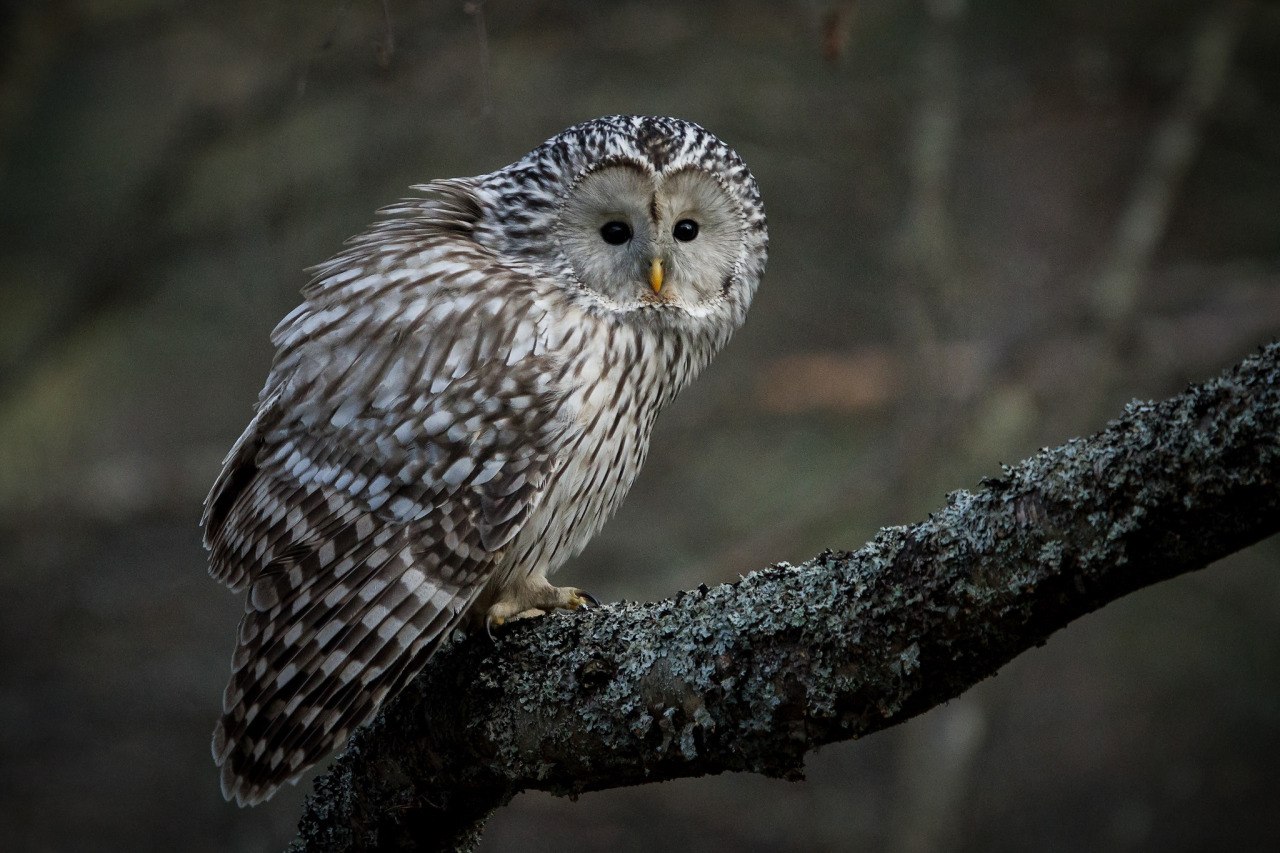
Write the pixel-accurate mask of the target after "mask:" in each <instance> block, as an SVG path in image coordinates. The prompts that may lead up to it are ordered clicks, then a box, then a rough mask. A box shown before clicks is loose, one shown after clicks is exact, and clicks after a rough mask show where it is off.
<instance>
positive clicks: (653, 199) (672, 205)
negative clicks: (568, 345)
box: [556, 160, 743, 309]
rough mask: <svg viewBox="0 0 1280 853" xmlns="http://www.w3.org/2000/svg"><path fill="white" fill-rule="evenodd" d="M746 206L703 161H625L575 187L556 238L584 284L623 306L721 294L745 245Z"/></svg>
mask: <svg viewBox="0 0 1280 853" xmlns="http://www.w3.org/2000/svg"><path fill="white" fill-rule="evenodd" d="M742 227H743V215H742V210H741V208H740V207H739V205H738V204H737V203H736V202H735V201H734V200H733V199H732V198H731V197H730V196H729V194H728V192H726V191H725V189H724V187H723V186H721V184H720V183H719V182H718V181H717V180H716V179H715V177H713V176H712V175H711V174H710V173H708V172H707V171H705V170H704V169H701V168H699V167H697V166H692V165H691V166H686V167H683V168H680V169H678V170H675V171H670V172H654V171H653V170H651V169H647V168H645V164H643V163H637V162H635V161H632V160H619V161H617V162H610V163H605V164H604V165H602V166H600V167H598V168H596V169H593V170H591V171H589V172H587V173H586V174H585V175H584V176H583V177H582V178H581V179H580V180H579V181H578V182H577V183H575V184H574V185H573V186H572V187H570V189H569V191H568V192H567V193H566V198H565V200H564V204H563V206H562V209H561V213H560V217H559V221H558V223H557V227H556V239H557V241H558V242H559V244H560V247H561V250H562V251H563V253H564V256H565V257H566V258H567V259H568V260H569V262H570V264H571V265H572V266H573V271H574V274H575V276H576V278H577V280H578V282H579V283H580V284H582V285H583V286H584V287H587V288H589V289H591V290H594V291H596V292H598V293H599V294H600V295H601V296H602V297H603V298H604V299H606V300H608V301H609V302H611V303H613V304H614V305H615V306H617V307H618V308H620V309H626V308H630V307H635V306H639V305H645V304H662V303H666V304H675V305H679V306H682V307H685V308H691V307H694V306H697V305H701V304H704V303H707V302H709V301H712V300H715V299H718V298H719V297H720V295H721V294H722V293H723V292H724V290H725V288H726V287H729V286H730V284H731V278H732V275H733V270H734V265H735V263H736V262H737V259H738V255H739V253H740V252H741V249H742Z"/></svg>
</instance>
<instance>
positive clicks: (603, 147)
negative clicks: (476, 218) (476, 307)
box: [488, 116, 768, 325]
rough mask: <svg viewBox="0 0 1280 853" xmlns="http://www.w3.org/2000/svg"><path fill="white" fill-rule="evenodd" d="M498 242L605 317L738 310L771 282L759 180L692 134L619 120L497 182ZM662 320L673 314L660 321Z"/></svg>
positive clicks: (494, 178)
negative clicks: (573, 289)
mask: <svg viewBox="0 0 1280 853" xmlns="http://www.w3.org/2000/svg"><path fill="white" fill-rule="evenodd" d="M488 183H490V185H491V187H492V188H493V189H494V190H496V191H497V194H498V195H499V199H500V201H499V205H498V206H499V208H500V210H501V211H502V212H500V213H498V214H497V216H496V219H497V220H498V221H497V222H496V223H495V225H496V228H497V232H496V233H495V235H494V236H495V237H497V238H499V239H500V241H501V242H502V243H503V248H504V249H505V250H506V251H510V252H514V253H515V254H518V255H519V256H521V257H522V258H523V259H525V260H531V261H535V262H539V263H540V264H542V265H544V266H545V267H548V268H550V270H553V271H554V274H555V275H556V277H557V278H559V279H569V280H570V281H571V282H572V283H573V284H575V285H576V286H577V288H579V289H580V290H581V291H583V292H585V293H587V294H589V295H591V296H592V297H593V298H594V299H596V300H597V302H598V304H600V305H602V306H603V307H605V308H606V309H607V310H610V311H613V312H618V313H623V314H630V313H632V312H635V311H644V312H647V311H649V310H650V309H655V308H657V309H683V311H679V312H678V313H688V314H693V315H695V316H703V315H706V314H708V313H709V312H713V311H715V310H716V309H717V308H720V307H727V308H729V309H731V310H729V311H728V314H731V315H732V320H733V325H736V324H737V323H740V322H741V320H742V317H743V316H745V311H746V307H747V305H748V304H749V303H750V300H751V296H752V294H753V293H754V291H755V288H756V285H757V283H758V282H759V278H760V275H761V274H762V273H763V270H764V263H765V255H766V249H767V242H768V232H767V228H766V225H765V218H764V209H763V206H762V205H761V203H760V194H759V189H758V187H757V186H756V182H755V179H754V178H753V177H752V176H751V173H750V172H749V171H748V170H747V168H746V166H745V165H744V164H743V163H742V160H741V158H739V157H738V155H737V154H736V153H734V152H733V151H732V150H731V149H730V148H728V146H726V145H725V144H724V143H722V142H721V141H720V140H719V139H717V138H716V137H714V136H712V135H711V134H710V133H708V132H707V131H705V130H703V129H702V128H701V127H699V126H698V125H696V124H692V123H690V122H685V121H681V120H679V119H671V118H656V117H647V116H613V117H609V118H603V119H596V120H594V121H591V122H587V123H585V124H582V125H578V126H576V127H573V128H570V129H569V130H566V131H565V132H564V133H561V134H560V135H558V136H556V137H553V138H552V139H550V140H548V141H547V142H546V143H544V144H543V145H541V146H539V147H538V148H536V149H534V150H533V151H532V152H530V154H529V155H528V156H526V157H525V158H524V159H522V160H521V161H519V162H517V163H515V164H513V165H511V166H509V167H507V168H506V169H503V170H501V171H499V172H495V173H494V174H493V175H491V176H489V181H488ZM659 313H669V312H668V311H661V312H659Z"/></svg>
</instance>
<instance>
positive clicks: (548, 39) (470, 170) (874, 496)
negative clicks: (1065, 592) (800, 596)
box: [0, 0, 1280, 851]
mask: <svg viewBox="0 0 1280 853" xmlns="http://www.w3.org/2000/svg"><path fill="white" fill-rule="evenodd" d="M626 112H643V113H663V114H671V115H677V116H681V117H684V118H689V119H693V120H696V121H698V122H700V123H702V124H704V125H706V126H707V127H708V128H709V129H711V130H712V131H714V132H715V133H717V134H718V135H720V136H721V137H723V138H724V139H725V140H727V141H728V142H729V143H730V144H731V145H733V146H734V147H736V148H737V149H738V151H740V152H741V153H742V155H743V156H744V158H745V159H746V160H747V162H748V164H749V165H750V166H751V167H752V169H753V170H754V172H755V174H756V176H757V177H758V179H759V181H760V184H761V187H762V189H763V192H764V197H765V202H766V206H767V208H768V212H769V217H770V226H771V233H772V249H771V260H770V266H769V271H768V274H767V276H766V280H765V283H764V285H763V287H762V289H761V291H760V293H759V296H758V297H757V301H756V304H755V307H754V309H753V313H752V315H751V318H750V320H749V321H748V325H747V327H746V328H744V329H743V330H742V331H741V332H740V333H739V334H738V336H737V337H736V338H735V340H734V341H733V343H732V344H731V345H730V347H729V348H728V349H727V350H726V352H725V353H724V354H723V355H722V356H721V357H720V358H719V360H718V361H717V362H716V363H715V364H714V365H713V366H712V368H711V369H710V370H709V371H708V373H707V374H706V376H705V377H704V378H703V379H701V380H700V381H699V383H698V384H697V385H696V386H695V387H694V388H693V389H692V390H691V391H690V392H688V393H687V394H686V395H685V396H684V397H683V398H682V399H681V400H679V401H678V402H677V404H676V405H675V406H674V407H673V408H672V410H671V411H670V412H669V413H668V414H667V415H666V417H665V418H664V419H663V420H662V421H661V422H660V423H659V427H658V431H657V435H656V437H655V439H654V443H653V449H652V453H651V456H650V462H649V464H648V467H647V469H646V471H645V473H644V474H643V475H642V476H641V478H640V481H639V482H638V484H637V486H636V488H635V490H634V491H633V493H632V496H631V498H630V499H629V501H628V503H627V504H626V506H625V507H624V509H623V511H622V512H621V513H620V515H619V517H618V518H617V519H616V521H615V522H613V523H611V524H610V525H609V526H608V527H607V528H606V529H605V531H604V533H603V534H602V535H601V536H600V537H599V538H598V539H597V541H596V542H595V543H594V544H593V545H592V546H591V547H590V549H589V550H588V551H587V552H586V553H585V554H584V555H583V556H582V557H581V558H580V559H579V560H577V561H576V562H575V563H574V564H572V565H571V566H569V567H567V568H566V569H565V570H564V571H563V573H562V574H561V575H560V576H559V577H560V578H562V579H571V580H562V581H561V582H571V583H573V584H577V585H581V586H584V587H586V588H588V589H590V590H591V591H592V592H594V593H595V594H596V595H597V596H598V597H599V598H601V599H602V600H614V599H619V598H628V599H653V598H660V597H665V596H668V595H670V594H673V593H674V592H675V591H677V590H680V589H687V588H691V587H694V586H696V585H698V584H699V583H704V582H705V583H709V584H711V583H717V582H721V581H726V580H732V579H734V578H736V577H737V576H738V575H739V574H740V573H745V572H748V571H750V570H753V569H756V568H760V567H762V566H764V565H767V564H769V563H771V562H774V561H777V560H792V561H799V560H801V559H804V558H806V557H809V556H812V555H813V554H815V553H817V552H818V551H820V550H821V549H822V548H824V547H827V546H831V547H842V548H850V547H856V546H858V545H859V544H861V543H862V542H863V541H865V540H866V539H867V538H868V537H869V536H870V535H871V534H872V532H873V531H874V530H875V529H876V528H878V527H879V526H882V525H887V524H900V523H908V522H910V521H913V520H916V519H918V518H920V517H922V516H923V515H924V514H925V513H926V512H928V511H929V510H930V509H931V508H932V507H935V506H938V505H940V504H941V503H942V502H943V497H944V494H945V493H946V492H947V491H948V490H951V489H955V488H963V487H971V486H973V485H974V484H975V483H976V482H977V480H978V479H979V478H980V477H981V476H983V475H986V474H992V473H997V472H998V468H999V464H1000V463H1001V462H1002V461H1003V462H1012V461H1016V460H1017V459H1020V458H1022V457H1023V456H1025V455H1028V454H1030V453H1032V452H1034V451H1035V450H1036V449H1037V448H1039V447H1041V446H1045V445H1055V444H1059V443H1061V442H1062V441H1064V440H1066V439H1067V438H1069V437H1071V436H1074V435H1079V434H1087V433H1089V432H1092V431H1094V430H1096V429H1098V428H1100V427H1101V426H1102V425H1103V424H1104V423H1105V422H1106V420H1107V418H1108V417H1109V416H1111V415H1114V414H1115V413H1118V412H1119V411H1120V410H1121V408H1122V407H1123V405H1124V404H1125V403H1126V402H1127V401H1129V400H1131V399H1133V398H1135V397H1136V398H1143V399H1146V398H1159V397H1163V396H1167V395H1170V394H1172V393H1175V392H1177V391H1178V390H1180V389H1181V388H1182V387H1183V386H1184V385H1185V384H1186V383H1187V382H1189V381H1192V380H1197V379H1203V378H1206V377H1208V376H1210V375H1212V374H1214V373H1216V372H1217V371H1218V370H1219V369H1221V368H1222V367H1225V366H1227V365H1228V364H1230V363H1232V362H1234V361H1236V360H1238V359H1239V358H1241V357H1243V356H1244V355H1245V354H1247V353H1248V352H1249V351H1251V350H1252V349H1253V348H1254V347H1256V346H1257V345H1258V344H1260V343H1262V342H1263V341H1266V340H1269V339H1270V338H1272V337H1274V336H1275V335H1277V334H1278V333H1280V9H1278V8H1277V5H1276V4H1274V3H1263V2H1254V3H1243V2H1241V3H1236V2H1213V3H1206V2H1187V0H1134V2H1127V3H1119V2H1115V0H1108V2H1098V0H1070V2H1069V0H1047V2H1038V3H1027V2H1018V0H990V2H976V0H974V2H965V0H932V2H910V0H857V2H842V3H824V2H734V3H730V2H705V3H696V4H695V3H679V2H664V3H635V2H615V3H594V2H581V3H566V2H562V3H553V2H523V3H521V2H498V0H491V2H487V3H483V4H481V3H469V4H464V3H461V2H417V3H407V2H400V1H399V0H386V2H373V0H361V1H360V2H356V0H348V2H332V1H331V2H317V3H305V4H304V3H291V4H276V3H260V2H250V1H249V0H211V2H203V3H195V2H179V0H171V2H158V1H157V0H116V2H67V1H66V0H63V2H30V3H24V4H7V5H5V6H4V7H3V10H0V847H3V848H4V849H6V850H77V851H85V850H99V849H101V850H146V849H156V850H192V851H200V850H211V851H212V850H229V849H245V850H261V849H278V848H279V847H281V846H282V845H283V844H284V842H285V841H286V840H287V839H288V838H290V837H291V834H292V828H293V823H294V821H295V819H296V816H297V814H298V811H299V804H300V800H301V796H302V794H303V792H304V791H305V788H306V786H305V784H304V785H303V786H300V787H299V788H297V789H289V790H287V791H285V792H283V793H282V795H280V796H278V797H277V798H276V799H275V800H273V801H272V802H271V803H269V804H267V805H266V806H263V807H260V808H257V809H254V810H239V809H236V808H234V807H232V806H229V805H227V804H225V803H223V802H222V800H221V797H220V796H219V794H218V788H217V775H216V772H215V770H214V767H213V764H212V761H211V759H210V757H209V747H208V741H209V732H210V730H211V727H212V724H213V720H214V716H215V712H216V711H217V709H218V704H219V697H220V695H221V691H222V687H223V683H224V680H225V678H226V675H227V674H228V671H229V660H230V653H231V646H232V638H233V633H234V629H235V624H236V621H237V619H238V614H239V612H240V609H241V607H242V602H241V601H239V600H238V599H237V598H236V597H234V596H232V595H229V594H227V592H226V591H225V590H224V589H222V588H221V587H220V586H219V585H218V584H216V583H215V582H213V581H212V580H210V579H209V578H208V577H207V576H206V573H205V562H204V555H203V553H202V551H201V549H200V544H199V531H198V529H197V526H196V522H197V519H198V517H199V514H200V502H201V500H202V498H203V497H204V494H205V491H206V489H207V487H208V485H209V483H210V482H211V481H212V479H213V477H214V475H215V474H216V472H217V470H218V464H219V460H220V459H221V456H222V454H223V453H224V452H225V451H226V449H227V448H228V447H229V446H230V444H231V442H232V441H233V440H234V439H235V437H236V436H237V434H238V433H239V430H240V429H241V427H242V426H243V425H244V423H245V422H246V421H247V419H248V416H249V413H250V406H251V404H252V403H253V401H254V398H255V396H256V393H257V390H258V388H259V386H260V383H261V381H262V379H263V377H264V376H265V372H266V369H267V366H268V364H269V360H270V356H271V347H270V345H269V343H268V340H267V336H268V333H269V332H270V330H271V328H272V326H273V325H274V324H275V322H276V321H277V320H278V319H279V318H280V317H281V316H282V315H283V314H285V313H286V312H287V311H288V310H289V309H290V308H292V307H293V306H294V305H295V304H296V301H297V298H298V297H297V292H298V290H299V288H300V287H301V286H302V285H303V284H304V283H305V281H306V275H305V273H304V272H303V270H304V268H305V267H307V266H309V265H311V264H314V263H317V262H319V261H321V260H323V259H325V258H326V257H327V256H328V255H330V254H331V253H333V252H334V251H336V250H337V248H338V247H339V246H340V244H341V241H342V240H343V239H344V238H346V237H347V236H349V235H351V234H353V233H355V232H356V231H358V230H360V229H361V228H362V227H363V226H364V225H365V224H366V223H367V222H368V221H370V219H371V218H372V214H373V211H374V210H375V209H376V208H377V207H379V206H381V205H383V204H386V203H389V202H391V201H394V200H395V199H397V198H398V197H400V196H401V195H402V194H404V193H405V192H406V191H407V187H408V185H409V184H411V183H416V182H421V181H424V180H428V179H431V178H434V177H446V176H454V175H471V174H477V173H481V172H486V171H490V170H492V169H495V168H498V167H500V166H502V165H504V164H506V163H508V162H511V161H512V160H513V159H515V158H517V157H518V156H520V155H521V154H523V153H524V152H525V151H527V150H528V149H530V148H532V147H533V146H534V145H536V144H537V143H539V142H541V141H542V140H543V139H545V138H546V137H548V136H550V135H552V134H554V133H556V132H557V131H559V130H561V129H562V128H564V127H566V126H568V125H569V124H572V123H575V122H577V121H581V120H584V119H587V118H591V117H594V116H597V115H601V114H607V113H626ZM1278 563H1280V542H1277V541H1276V540H1274V539H1273V540H1270V541H1267V542H1263V543H1262V544H1260V545H1258V546H1256V547H1255V548H1253V549H1251V550H1249V551H1247V552H1245V553H1242V554H1239V555H1236V556H1235V557H1233V558H1232V559H1229V560H1226V561H1223V562H1222V563H1221V564H1220V565H1217V566H1214V567H1212V568H1210V569H1209V570H1207V571H1205V572H1201V573H1198V574H1195V575H1191V576H1187V577H1183V578H1180V579H1178V580H1175V581H1172V582H1169V583H1167V584H1164V585H1162V586H1160V587H1157V588H1154V589H1150V590H1144V591H1142V592H1140V593H1138V594H1136V595H1133V596H1131V597H1130V598H1128V599H1126V600H1124V601H1121V602H1119V603H1117V604H1115V605H1113V606H1111V607H1108V608H1106V609H1105V610H1103V611H1101V612H1099V613H1097V614H1095V615H1093V616H1090V617H1088V618H1086V619H1084V620H1081V621H1080V622H1079V623H1077V624H1076V625H1074V626H1072V627H1071V628H1070V629H1068V630H1067V631H1064V632H1062V633H1061V634H1059V635H1058V636H1055V637H1054V638H1052V639H1051V640H1050V641H1049V643H1048V644H1047V645H1046V646H1045V647H1044V648H1042V649H1039V650H1036V651H1035V652H1033V653H1030V654H1027V655H1024V656H1022V657H1020V658H1018V659H1017V660H1015V661H1014V662H1013V663H1012V664H1010V665H1009V666H1008V667H1007V668H1006V669H1005V670H1004V671H1002V673H1001V674H1000V675H999V676H998V677H997V678H995V679H992V680H990V681H988V682H986V683H984V684H983V685H981V686H979V687H978V688H977V689H975V690H972V691H970V692H969V693H968V694H966V695H965V696H963V697H961V698H960V699H958V700H956V701H954V702H952V703H950V704H949V705H947V706H945V707H942V708H938V709H936V710H934V711H932V712H930V713H928V714H926V715H924V716H923V717H921V718H918V719H917V720H915V721H913V722H911V723H910V724H908V725H905V726H902V727H900V728H898V729H895V730H892V731H889V732H886V733H884V734H880V735H876V736H875V737H872V738H869V739H868V740H866V741H864V742H859V743H846V744H840V745H837V746H833V747H829V748H826V749H824V750H823V751H822V752H820V753H819V754H817V755H815V756H813V757H812V760H811V761H810V766H809V774H808V775H809V778H808V781H807V782H804V783H787V782H782V781H775V780H767V779H762V778H756V777H747V776H725V777H719V778H712V779H701V780H690V781H682V782H678V783H669V784H664V785H660V786H649V787H642V788H635V789H628V790H619V791H612V792H607V793H600V794H592V795H588V796H584V797H582V798H581V800H579V801H578V802H576V803H574V802H569V801H567V800H559V799H555V798H552V797H550V796H546V795H541V794H538V795H524V796H521V797H519V798H517V800H516V801H515V802H514V803H513V804H512V805H511V806H510V807H509V808H507V809H505V810H503V811H501V812H500V813H499V814H498V815H497V816H496V817H495V819H494V820H493V821H492V822H491V825H490V828H489V831H488V834H487V836H486V838H485V841H484V846H483V849H485V850H490V851H502V850H521V851H523V850H533V851H537V850H548V851H551V850H563V849H576V850H583V851H588V850H601V851H603V850H609V851H627V850H677V849H678V850H694V851H699V850H706V851H713V850H746V851H772V850H786V851H814V850H832V851H863V850H890V851H934V850H947V851H951V850H954V851H978V850H983V851H988V850H996V851H999V850H1029V849H1034V850H1041V851H1054V850H1062V851H1072V850H1159V851H1184V850H1185V851H1190V850H1205V849H1280V809H1277V807H1276V805H1277V803H1278V802H1280V630H1277V627H1276V626H1277V623H1278V621H1280V572H1277V568H1278V565H1277V564H1278Z"/></svg>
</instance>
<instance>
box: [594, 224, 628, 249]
mask: <svg viewBox="0 0 1280 853" xmlns="http://www.w3.org/2000/svg"><path fill="white" fill-rule="evenodd" d="M600 236H601V237H602V238H604V241H605V242H606V243H608V244H609V245H610V246H621V245H622V244H623V243H625V242H627V241H628V240H630V239H631V226H630V225H628V224H627V223H625V222H618V221H617V220H616V219H615V220H614V221H613V222H606V223H605V224H604V225H601V226H600Z"/></svg>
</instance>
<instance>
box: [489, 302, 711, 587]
mask: <svg viewBox="0 0 1280 853" xmlns="http://www.w3.org/2000/svg"><path fill="white" fill-rule="evenodd" d="M674 340H675V339H672V338H669V337H664V336H662V335H659V334H656V333H655V332H654V331H653V330H652V329H648V328H645V327H642V326H626V325H621V324H617V323H609V322H608V321H596V320H593V319H589V320H587V321H586V322H584V323H582V324H581V325H576V326H575V327H574V330H573V331H572V332H570V333H569V334H568V335H566V336H565V339H564V340H561V341H556V342H553V343H552V346H553V347H558V348H559V351H560V352H562V353H563V354H564V355H565V356H566V359H565V362H564V365H565V366H564V370H563V374H562V378H561V380H560V381H562V382H564V383H565V385H564V387H565V392H566V393H565V402H564V416H565V417H566V419H568V420H569V422H570V424H571V426H570V434H571V435H572V440H571V441H569V442H567V443H566V446H565V448H564V450H563V451H562V453H561V456H560V458H559V459H558V460H557V468H556V471H555V474H554V476H553V478H552V480H551V482H550V484H549V487H548V489H547V492H546V493H545V494H544V495H543V497H542V499H541V500H540V501H539V504H538V506H537V507H536V508H535V509H534V511H533V513H532V514H531V516H530V518H529V520H528V522H527V523H526V524H525V526H524V528H523V529H522V531H521V533H520V534H519V535H518V536H517V538H516V540H515V543H514V547H513V548H512V550H511V552H510V554H509V556H508V561H509V565H510V566H511V567H512V568H513V569H514V570H515V573H516V574H520V573H540V574H544V575H545V574H549V573H550V572H553V571H555V570H556V569H557V568H559V566H560V565H561V564H562V563H564V562H565V561H566V560H568V559H569V558H571V557H573V556H574V555H576V554H577V553H579V552H580V551H581V550H582V549H583V547H585V546H586V544H587V542H588V541H589V540H590V539H591V537H592V536H593V535H594V534H595V533H596V532H597V531H598V530H599V529H600V527H601V526H602V525H603V524H604V522H605V521H606V520H608V518H609V517H610V516H611V515H612V514H613V512H614V511H615V510H616V509H617V508H618V506H619V505H620V504H621V503H622V500H623V498H625V497H626V494H627V492H628V490H630V488H631V484H632V483H633V482H634V480H635V478H636V475H637V474H639V472H640V467H641V465H643V463H644V459H645V456H646V454H647V452H648V448H649V438H650V434H651V433H652V430H653V424H654V421H655V419H656V418H657V415H658V413H659V411H660V410H661V409H662V408H663V407H665V406H666V404H667V403H669V402H670V401H671V399H672V398H673V397H674V396H675V394H676V393H677V392H678V391H679V390H680V389H681V388H682V387H684V385H686V384H688V382H689V381H690V380H691V379H692V377H693V374H695V373H696V372H697V370H698V369H699V368H700V367H701V366H702V365H703V364H705V361H706V359H698V358H696V356H697V355H698V353H696V352H694V351H690V350H687V349H685V348H684V347H683V346H680V345H678V344H676V343H675V342H674ZM706 358H707V359H709V358H710V354H707V356H706ZM699 362H701V363H699Z"/></svg>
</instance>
